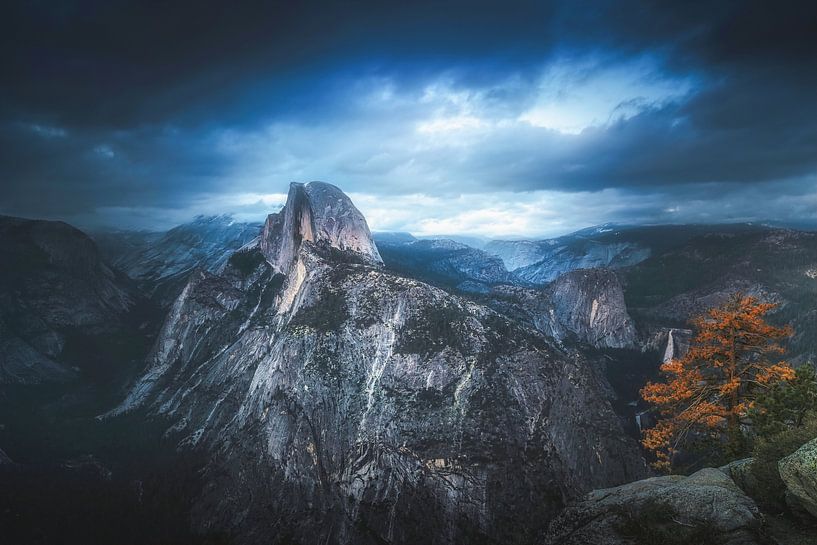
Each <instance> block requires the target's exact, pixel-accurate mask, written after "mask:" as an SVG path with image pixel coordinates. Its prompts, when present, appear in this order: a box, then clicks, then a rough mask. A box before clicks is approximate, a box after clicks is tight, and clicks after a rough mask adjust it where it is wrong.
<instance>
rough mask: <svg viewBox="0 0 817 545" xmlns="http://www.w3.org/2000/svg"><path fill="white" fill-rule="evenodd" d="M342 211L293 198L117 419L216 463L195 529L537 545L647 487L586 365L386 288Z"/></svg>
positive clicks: (176, 329) (177, 327)
mask: <svg viewBox="0 0 817 545" xmlns="http://www.w3.org/2000/svg"><path fill="white" fill-rule="evenodd" d="M339 193H340V192H339V190H337V188H334V187H332V186H327V185H326V184H319V185H317V184H306V185H293V186H292V188H291V190H290V195H289V200H288V202H287V205H286V207H285V209H284V210H283V211H282V213H280V214H277V215H271V216H270V218H269V219H268V221H267V225H266V227H265V230H264V233H263V235H262V238H261V239H260V240H259V241H258V243H257V244H255V245H248V246H247V247H245V248H243V249H242V250H241V251H239V252H237V253H235V254H234V255H233V257H232V258H230V260H229V261H228V262H227V265H226V266H225V268H224V270H223V271H222V272H221V273H220V274H209V273H205V272H203V273H201V274H198V275H197V276H196V277H194V278H193V279H191V281H190V282H189V284H188V285H187V287H186V288H185V289H184V291H183V292H182V294H181V295H180V297H179V298H178V300H177V301H176V302H175V304H174V305H173V308H172V309H171V312H170V315H169V316H168V318H167V320H166V322H165V324H164V326H163V330H162V332H161V334H160V336H159V338H158V340H157V343H156V346H155V347H154V350H153V352H152V354H151V356H150V360H149V368H148V371H147V372H146V374H145V375H144V376H143V377H142V378H141V379H140V380H139V381H138V382H137V383H136V384H135V385H134V387H133V389H132V391H131V393H130V395H129V396H128V398H127V399H126V401H125V402H124V403H123V404H122V405H121V406H120V407H119V408H118V409H117V410H116V411H114V413H112V414H111V416H113V415H116V414H119V413H122V412H127V411H133V410H146V411H148V412H149V413H150V414H153V415H156V416H159V417H163V418H165V419H167V422H168V427H169V430H168V434H169V435H170V436H172V437H176V438H177V440H178V441H179V443H180V445H181V446H182V447H183V448H189V449H201V450H203V451H204V452H206V453H207V457H208V459H209V460H210V462H209V464H208V466H207V467H206V474H205V481H206V482H207V483H208V484H207V486H206V488H205V490H204V491H203V493H202V495H201V497H199V498H198V499H197V501H196V504H195V509H194V518H195V524H196V525H197V527H199V528H201V529H219V530H224V531H227V532H229V533H230V534H233V535H235V536H237V538H238V539H240V541H241V542H242V543H262V542H263V543H277V542H285V541H287V540H292V541H296V542H301V543H361V544H369V543H372V544H374V543H384V542H386V543H406V544H408V543H429V544H453V543H463V542H475V543H481V542H496V541H501V542H503V543H530V542H531V541H532V540H533V539H534V538H535V536H537V535H540V534H541V532H543V531H544V528H545V525H546V523H547V521H548V520H549V519H550V518H552V517H553V516H554V515H555V513H556V512H557V511H558V509H560V508H561V506H563V505H564V503H565V502H567V501H568V500H570V499H572V498H575V497H577V496H579V495H581V494H583V493H585V492H586V491H588V490H590V489H592V488H596V487H604V486H610V485H614V484H618V483H622V482H627V481H630V480H633V479H637V478H640V477H642V476H644V475H645V474H646V469H645V464H644V461H643V459H642V458H641V455H640V452H639V449H638V447H637V445H636V444H635V442H634V441H633V440H632V439H630V438H628V437H627V436H626V435H625V434H624V433H623V431H622V429H621V427H620V424H619V422H618V420H617V418H616V416H615V415H614V413H613V411H612V410H611V408H610V405H609V403H608V401H607V400H606V398H605V396H604V395H603V393H602V386H601V385H600V384H599V380H598V379H597V377H596V376H595V374H594V373H593V371H592V370H591V369H590V366H589V365H587V364H586V362H584V361H583V360H582V359H580V357H579V356H576V355H568V354H566V353H565V352H563V351H561V350H560V349H559V348H557V347H556V346H554V345H553V344H552V343H551V342H550V341H549V340H548V339H547V338H546V337H544V336H543V335H542V334H541V333H539V332H537V331H535V330H534V329H532V328H527V327H525V326H523V325H521V324H519V323H517V322H515V321H512V320H511V319H509V318H507V317H505V316H503V315H501V314H498V313H497V312H495V311H493V310H490V309H489V308H487V307H485V306H482V305H478V304H475V303H473V302H469V301H467V300H465V299H462V298H460V297H457V296H454V295H452V294H450V293H448V292H446V291H443V290H441V289H437V288H434V287H432V286H429V285H427V284H424V283H422V282H419V281H416V280H412V279H408V278H403V277H399V276H395V275H392V274H389V273H388V272H386V271H385V270H384V269H383V268H382V267H381V266H380V260H379V255H378V254H377V250H376V248H375V247H374V244H373V243H372V242H371V238H369V236H368V228H367V227H366V223H365V220H363V218H362V215H360V213H359V212H358V211H357V210H356V209H354V207H353V205H352V204H351V202H350V201H349V200H348V198H346V197H345V196H342V194H340V195H339ZM577 430H581V433H577Z"/></svg>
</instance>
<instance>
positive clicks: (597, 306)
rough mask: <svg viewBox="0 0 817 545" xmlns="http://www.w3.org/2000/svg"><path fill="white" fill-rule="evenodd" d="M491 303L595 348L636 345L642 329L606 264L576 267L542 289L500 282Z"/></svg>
mask: <svg viewBox="0 0 817 545" xmlns="http://www.w3.org/2000/svg"><path fill="white" fill-rule="evenodd" d="M492 296H493V297H492V303H491V304H492V306H494V307H495V308H497V309H499V310H501V311H503V312H506V313H508V314H511V315H513V316H517V317H518V318H520V319H521V320H523V321H525V322H527V323H530V324H531V325H533V326H534V327H535V328H536V329H538V330H539V331H541V332H542V333H544V334H546V335H548V336H550V337H553V338H555V339H557V340H560V341H565V340H573V341H577V342H580V343H584V344H588V345H590V346H593V347H595V348H635V347H636V346H637V345H638V342H639V339H638V333H637V331H636V328H635V324H634V323H633V320H632V318H631V317H630V315H629V314H628V313H627V307H626V305H625V303H624V292H623V289H622V286H621V283H620V282H619V280H618V277H617V276H616V274H615V273H614V272H613V271H610V270H608V269H590V270H576V271H571V272H569V273H566V274H564V275H562V276H560V277H559V278H557V279H556V280H555V281H554V282H552V283H550V284H548V285H547V286H545V287H544V288H541V289H538V290H533V289H526V288H519V287H511V286H501V287H498V288H496V289H495V290H494V291H493V293H492Z"/></svg>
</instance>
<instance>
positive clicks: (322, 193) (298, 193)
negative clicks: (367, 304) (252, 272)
mask: <svg viewBox="0 0 817 545" xmlns="http://www.w3.org/2000/svg"><path fill="white" fill-rule="evenodd" d="M303 242H312V243H314V244H317V245H321V244H328V245H329V246H330V247H332V248H336V249H338V250H341V251H348V252H352V253H354V254H356V255H358V256H359V257H361V258H362V259H363V260H364V261H365V262H367V263H370V264H382V263H383V260H382V259H381V258H380V253H379V252H378V251H377V246H375V244H374V241H373V240H372V234H371V232H370V231H369V226H368V224H367V223H366V218H364V217H363V214H361V213H360V211H359V210H358V209H357V208H355V206H354V205H353V204H352V201H351V200H349V197H347V196H346V195H345V194H344V193H343V192H342V191H341V190H340V189H338V188H337V187H335V186H333V185H330V184H327V183H323V182H309V183H306V184H300V183H292V184H290V186H289V194H288V195H287V204H286V206H285V207H284V209H283V210H281V211H280V212H278V213H276V214H270V215H269V216H268V217H267V221H266V223H265V224H264V230H263V231H262V233H261V240H260V248H261V253H262V254H264V257H266V258H267V261H268V262H269V263H270V265H272V267H273V269H274V270H275V271H276V272H279V273H282V274H286V273H287V272H288V271H289V268H290V266H291V265H292V263H293V262H294V261H295V259H296V256H297V253H298V249H299V247H300V245H301V244H302V243H303Z"/></svg>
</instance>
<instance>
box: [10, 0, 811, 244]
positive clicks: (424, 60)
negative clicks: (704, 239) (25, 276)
mask: <svg viewBox="0 0 817 545" xmlns="http://www.w3.org/2000/svg"><path fill="white" fill-rule="evenodd" d="M196 6H198V7H196V8H195V9H194V8H193V5H192V4H190V5H185V4H183V3H180V4H175V5H174V6H173V7H169V8H167V9H166V10H164V11H156V10H151V9H150V8H149V7H147V6H146V5H144V4H139V3H135V2H127V1H120V2H75V3H66V4H64V5H62V6H61V7H58V8H54V7H53V6H52V7H51V8H50V9H48V10H46V9H39V8H40V7H41V6H38V4H36V3H35V4H27V5H25V6H17V7H16V8H13V10H12V13H11V14H10V16H9V17H6V18H5V19H4V22H3V23H0V25H2V28H0V31H2V36H3V37H2V38H0V40H2V41H3V49H2V51H3V53H2V54H0V55H2V56H0V59H2V61H1V62H2V67H3V73H4V80H5V81H9V82H11V85H8V86H3V87H0V104H2V106H0V180H2V182H1V183H0V213H6V214H16V215H26V216H35V217H49V218H61V219H66V220H68V221H73V222H77V223H80V224H83V225H90V226H93V225H102V224H114V225H118V226H120V227H140V228H150V227H154V228H165V227H168V226H170V225H172V224H174V223H178V222H180V221H184V220H185V219H188V218H189V217H191V216H193V215H195V214H197V213H222V212H232V213H235V214H237V216H238V217H241V218H246V219H250V218H256V219H259V220H260V219H261V218H262V217H263V214H264V213H265V212H268V211H270V207H271V208H272V209H274V208H275V207H276V206H278V205H279V200H280V198H279V197H277V196H280V194H281V193H284V192H285V190H286V185H287V183H288V182H289V181H295V180H297V181H306V180H312V179H321V180H325V181H329V182H332V183H334V184H336V185H338V186H340V187H341V188H342V189H344V190H345V191H347V192H349V193H351V194H352V195H353V196H354V198H355V200H356V202H357V203H358V205H359V206H360V208H361V209H362V210H363V211H364V213H366V214H367V215H368V217H369V219H370V223H371V224H372V226H373V227H374V228H377V229H384V230H385V229H389V230H408V231H412V232H415V233H419V234H431V233H433V232H437V233H449V234H450V233H472V234H481V235H492V236H514V235H517V236H538V235H552V234H559V233H563V232H567V231H569V230H572V229H576V228H581V227H584V226H587V225H591V224H596V223H603V222H606V221H620V222H627V223H645V222H647V223H656V222H684V221H689V222H700V221H706V222H718V221H751V220H760V219H772V220H786V221H799V222H813V221H815V220H817V206H815V203H817V155H815V153H814V150H815V149H817V101H815V100H814V96H815V91H817V70H815V68H817V66H815V63H816V62H817V54H815V53H816V52H817V44H815V41H814V40H813V34H814V33H813V31H814V29H815V28H817V25H816V24H815V23H816V21H817V15H816V14H817V8H815V5H814V4H813V3H809V2H792V3H789V2H782V3H778V4H776V5H775V6H773V7H770V6H768V5H767V4H766V3H762V2H756V3H755V2H748V3H747V2H735V3H730V2H726V3H716V4H712V5H707V4H706V3H700V4H697V3H696V4H690V5H687V6H685V7H684V9H681V8H680V7H674V6H672V5H671V4H667V5H665V6H658V5H656V4H653V3H650V4H644V3H640V2H627V3H626V4H622V3H620V2H609V3H608V2H588V3H584V2H579V3H577V2H553V3H538V2H537V3H529V2H510V3H503V7H502V10H499V9H497V8H496V7H493V8H492V9H491V8H489V6H488V4H486V5H484V6H482V5H476V4H474V3H473V2H469V3H462V2H451V3H447V4H445V8H440V7H439V6H437V5H435V3H428V4H425V3H412V5H411V7H408V6H406V5H400V6H386V5H384V4H383V3H371V4H370V5H369V4H368V3H366V2H363V3H359V4H354V5H353V6H354V7H351V6H349V5H347V6H345V7H341V6H339V5H338V4H335V3H332V4H314V3H313V4H309V5H308V4H303V3H301V4H298V5H297V6H295V5H287V6H277V7H276V6H273V5H271V4H269V3H258V4H255V3H249V4H245V5H243V6H242V7H241V8H229V7H225V5H223V4H222V3H217V2H212V3H206V5H201V4H200V3H197V4H196ZM772 8H773V9H772Z"/></svg>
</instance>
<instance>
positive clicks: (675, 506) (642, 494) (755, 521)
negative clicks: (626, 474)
mask: <svg viewBox="0 0 817 545" xmlns="http://www.w3.org/2000/svg"><path fill="white" fill-rule="evenodd" d="M759 529H760V518H759V513H758V509H757V507H756V505H755V503H754V502H753V501H752V500H751V499H750V498H749V497H748V496H746V495H745V494H744V493H743V492H742V491H741V490H740V488H738V487H737V485H735V483H734V482H733V481H732V479H730V478H729V477H728V476H727V475H726V474H725V473H723V472H722V471H719V470H717V469H712V468H706V469H702V470H700V471H698V472H697V473H694V474H693V475H690V476H689V477H684V476H680V475H669V476H665V477H653V478H651V479H645V480H642V481H636V482H633V483H629V484H626V485H623V486H618V487H616V488H608V489H604V490H594V491H593V492H591V493H590V494H588V495H587V496H585V497H584V498H583V499H582V500H581V501H580V502H578V503H576V504H573V505H571V506H569V507H568V508H566V509H565V510H564V511H562V513H561V514H560V515H559V516H558V517H557V518H556V519H555V520H554V521H553V522H552V523H551V525H550V527H549V529H548V532H547V534H546V536H545V539H544V544H545V545H585V544H591V543H592V544H593V545H618V544H622V545H623V544H631V543H666V544H668V545H671V544H682V543H684V544H686V543H721V544H728V545H752V544H756V543H760V542H761V541H760V537H759Z"/></svg>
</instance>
